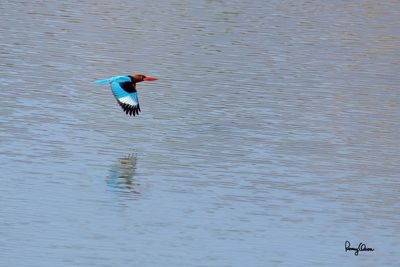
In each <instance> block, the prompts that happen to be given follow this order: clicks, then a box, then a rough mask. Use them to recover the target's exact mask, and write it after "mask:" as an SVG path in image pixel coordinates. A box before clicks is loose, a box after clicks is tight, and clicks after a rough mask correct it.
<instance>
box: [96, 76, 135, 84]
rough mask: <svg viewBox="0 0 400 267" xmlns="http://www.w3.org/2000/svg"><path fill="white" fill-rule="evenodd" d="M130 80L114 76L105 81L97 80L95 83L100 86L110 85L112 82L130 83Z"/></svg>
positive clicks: (126, 77) (125, 77)
mask: <svg viewBox="0 0 400 267" xmlns="http://www.w3.org/2000/svg"><path fill="white" fill-rule="evenodd" d="M130 81H131V78H129V77H128V76H114V77H111V78H108V79H105V80H97V81H96V82H95V83H96V84H97V85H101V84H106V83H112V82H119V83H121V82H130Z"/></svg>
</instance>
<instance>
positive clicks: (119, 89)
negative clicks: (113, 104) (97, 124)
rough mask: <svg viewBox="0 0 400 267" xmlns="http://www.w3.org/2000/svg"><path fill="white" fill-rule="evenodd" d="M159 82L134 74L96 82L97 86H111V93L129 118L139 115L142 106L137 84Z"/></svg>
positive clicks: (152, 78)
mask: <svg viewBox="0 0 400 267" xmlns="http://www.w3.org/2000/svg"><path fill="white" fill-rule="evenodd" d="M155 80H158V79H157V78H154V77H149V76H145V75H143V74H132V75H126V76H114V77H111V78H108V79H105V80H98V81H96V84H97V85H101V84H107V83H109V84H111V91H112V93H113V95H114V97H115V99H117V102H118V104H119V105H120V106H121V108H122V110H123V111H125V113H126V114H128V115H129V116H132V115H133V116H136V115H139V112H140V105H139V99H138V96H137V91H136V84H137V83H140V82H143V81H155Z"/></svg>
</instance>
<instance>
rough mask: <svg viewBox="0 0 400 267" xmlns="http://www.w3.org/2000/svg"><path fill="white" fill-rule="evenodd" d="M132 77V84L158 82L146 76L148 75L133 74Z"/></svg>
mask: <svg viewBox="0 0 400 267" xmlns="http://www.w3.org/2000/svg"><path fill="white" fill-rule="evenodd" d="M130 77H131V78H132V82H133V83H140V82H143V81H145V82H149V81H155V80H158V79H157V78H154V77H149V76H146V75H143V74H133V75H130Z"/></svg>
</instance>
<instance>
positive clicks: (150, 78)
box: [143, 76, 158, 82]
mask: <svg viewBox="0 0 400 267" xmlns="http://www.w3.org/2000/svg"><path fill="white" fill-rule="evenodd" d="M155 80H158V79H157V78H154V77H149V76H147V77H146V78H144V79H143V81H147V82H150V81H155Z"/></svg>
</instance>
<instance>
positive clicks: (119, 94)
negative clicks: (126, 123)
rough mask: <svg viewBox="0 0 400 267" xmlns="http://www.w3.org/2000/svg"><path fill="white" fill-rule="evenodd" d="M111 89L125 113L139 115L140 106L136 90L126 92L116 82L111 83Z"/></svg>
mask: <svg viewBox="0 0 400 267" xmlns="http://www.w3.org/2000/svg"><path fill="white" fill-rule="evenodd" d="M111 91H112V92H113V95H114V97H115V98H116V99H117V101H118V104H119V105H120V106H121V108H122V109H123V110H124V111H125V113H126V114H129V115H130V116H132V115H133V116H136V115H139V112H140V106H139V99H138V96H137V92H132V93H128V92H126V91H125V90H124V89H123V88H122V87H121V85H120V84H119V83H118V82H112V83H111Z"/></svg>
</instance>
